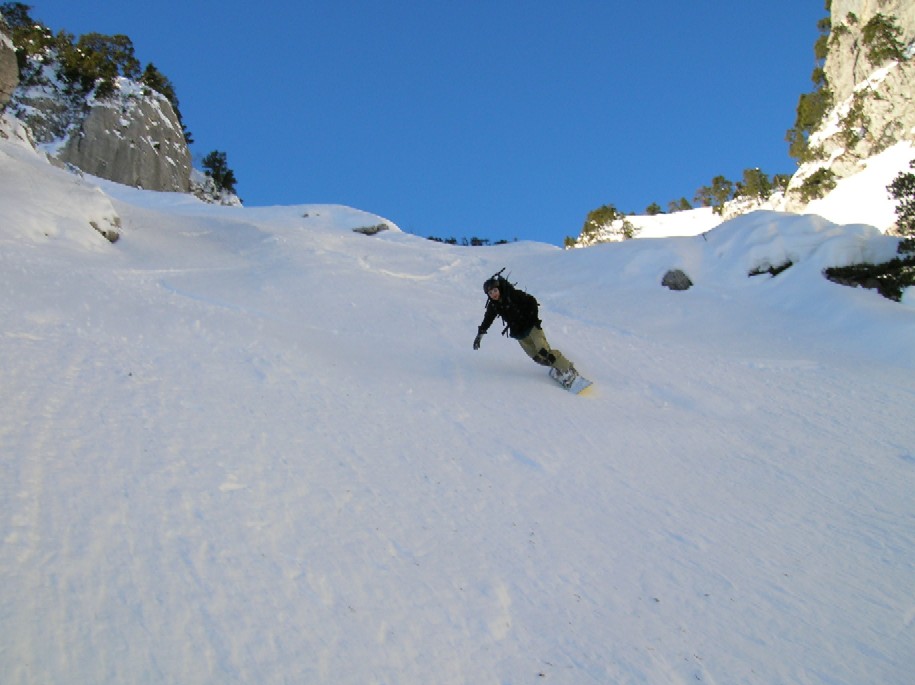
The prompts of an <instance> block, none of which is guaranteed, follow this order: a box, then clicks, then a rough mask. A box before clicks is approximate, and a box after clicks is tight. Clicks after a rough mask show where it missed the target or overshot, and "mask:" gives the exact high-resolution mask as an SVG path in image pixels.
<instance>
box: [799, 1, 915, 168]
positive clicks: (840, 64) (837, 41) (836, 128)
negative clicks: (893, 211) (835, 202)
mask: <svg viewBox="0 0 915 685" xmlns="http://www.w3.org/2000/svg"><path fill="white" fill-rule="evenodd" d="M877 15H882V16H883V17H884V18H885V19H886V20H887V21H889V22H891V24H892V25H893V26H894V27H896V28H898V29H900V32H899V33H898V34H891V35H896V38H895V40H897V41H898V43H899V44H900V45H901V46H902V47H903V52H904V55H906V56H908V57H911V52H912V51H911V45H912V43H913V41H915V3H913V2H912V1H911V0H833V1H832V29H831V33H830V36H829V52H828V55H827V57H826V64H825V66H824V70H825V73H826V79H827V82H828V84H829V87H830V89H831V90H832V94H833V102H834V103H835V107H834V109H833V111H832V112H830V113H829V115H828V116H827V117H826V119H825V120H824V122H823V126H822V127H821V128H820V130H819V131H818V132H817V133H816V134H815V135H814V136H813V137H812V138H811V142H813V143H814V144H816V145H819V146H821V147H822V149H823V151H824V153H825V156H826V157H828V158H829V159H830V160H831V164H830V167H831V169H832V171H833V172H834V173H835V174H836V175H837V176H839V177H844V176H847V175H849V174H850V173H853V172H854V170H855V169H857V168H858V163H859V162H860V161H861V160H863V159H867V158H868V157H872V156H873V155H875V154H877V153H879V152H881V151H883V150H885V149H886V148H888V147H890V146H891V145H893V144H895V143H898V142H900V141H903V140H908V141H915V60H912V59H903V60H897V59H892V58H885V57H884V58H875V56H874V55H873V48H874V46H875V44H876V42H877V41H875V40H874V39H873V38H871V39H870V40H868V38H867V36H866V33H867V27H868V24H869V23H872V22H873V21H874V19H875V17H877ZM885 37H887V32H882V34H880V38H878V40H882V39H883V38H885Z"/></svg>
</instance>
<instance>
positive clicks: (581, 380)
mask: <svg viewBox="0 0 915 685" xmlns="http://www.w3.org/2000/svg"><path fill="white" fill-rule="evenodd" d="M550 378H552V379H553V380H554V381H556V383H557V384H558V385H559V387H561V388H565V389H566V390H568V391H569V392H570V393H572V394H573V395H580V394H581V393H582V391H583V390H585V389H586V388H590V387H591V386H592V385H594V383H592V382H591V381H589V380H588V379H587V378H585V377H584V376H582V375H581V374H578V375H577V376H576V377H575V380H573V381H572V382H571V383H570V384H569V385H565V384H564V383H562V382H561V381H560V380H559V372H557V371H556V369H550Z"/></svg>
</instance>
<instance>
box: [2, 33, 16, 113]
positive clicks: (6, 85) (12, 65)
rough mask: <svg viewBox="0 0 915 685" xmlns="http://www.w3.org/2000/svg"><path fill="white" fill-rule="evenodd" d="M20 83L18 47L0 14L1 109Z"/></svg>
mask: <svg viewBox="0 0 915 685" xmlns="http://www.w3.org/2000/svg"><path fill="white" fill-rule="evenodd" d="M18 85H19V65H18V63H17V62H16V49H15V48H14V47H13V41H12V39H11V38H10V35H9V29H8V28H7V26H6V23H4V21H3V17H2V16H0V111H2V110H3V108H4V107H6V103H8V102H9V101H10V98H11V97H12V95H13V91H14V90H16V86H18Z"/></svg>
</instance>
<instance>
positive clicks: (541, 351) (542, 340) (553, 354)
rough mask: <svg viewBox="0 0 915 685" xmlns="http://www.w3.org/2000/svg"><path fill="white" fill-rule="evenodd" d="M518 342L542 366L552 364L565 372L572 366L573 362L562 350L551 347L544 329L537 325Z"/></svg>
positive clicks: (561, 371)
mask: <svg viewBox="0 0 915 685" xmlns="http://www.w3.org/2000/svg"><path fill="white" fill-rule="evenodd" d="M518 344H520V345H521V349H522V350H524V352H525V353H526V354H527V356H528V357H530V358H531V359H533V360H534V361H535V362H537V363H538V364H540V365H542V366H552V367H553V368H554V369H556V370H557V371H559V372H560V373H565V372H566V371H568V370H569V368H571V366H572V362H570V361H569V360H568V359H566V358H565V357H564V356H563V354H562V352H560V351H559V350H554V349H553V348H551V347H550V343H548V342H547V340H546V336H545V335H544V334H543V330H542V329H540V328H537V327H536V326H534V327H533V328H532V329H531V332H530V333H528V334H527V335H526V336H524V337H523V338H518Z"/></svg>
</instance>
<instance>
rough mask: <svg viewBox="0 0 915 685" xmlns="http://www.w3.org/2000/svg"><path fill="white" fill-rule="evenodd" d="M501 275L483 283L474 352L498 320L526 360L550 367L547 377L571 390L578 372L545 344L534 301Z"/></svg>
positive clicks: (500, 272) (499, 273) (537, 309)
mask: <svg viewBox="0 0 915 685" xmlns="http://www.w3.org/2000/svg"><path fill="white" fill-rule="evenodd" d="M504 270H505V269H502V271H504ZM502 271H499V272H498V273H496V274H493V275H492V276H491V277H490V278H487V279H486V282H485V283H483V292H485V293H486V297H487V300H486V314H485V315H484V316H483V323H481V324H480V327H479V328H478V329H477V337H476V338H474V339H473V349H475V350H478V349H480V342H481V341H482V339H483V336H484V335H485V334H486V332H487V331H488V330H489V327H490V326H491V325H492V323H493V321H495V319H496V317H497V316H501V317H502V321H504V322H505V329H504V330H503V331H502V335H508V336H510V337H512V338H514V339H515V340H517V341H518V343H519V344H520V345H521V349H523V350H524V351H525V353H527V356H528V357H530V358H531V359H533V360H534V361H535V362H537V363H538V364H540V365H541V366H549V367H550V376H551V377H552V378H553V379H554V380H556V381H558V382H559V383H561V384H562V385H563V386H564V387H566V388H571V387H572V383H573V382H574V381H575V379H576V378H577V377H578V372H577V371H576V370H575V367H574V366H573V365H572V362H570V361H569V360H568V359H566V358H565V357H564V356H563V354H562V352H560V351H559V350H556V349H553V348H552V347H550V344H549V342H547V339H546V335H544V333H543V328H542V327H541V322H540V317H539V307H540V305H539V304H538V302H537V299H536V298H535V297H534V296H533V295H530V294H528V293H526V292H524V291H523V290H520V289H518V288H515V287H514V286H513V285H512V284H511V283H509V282H508V281H507V280H506V279H505V278H504V277H503V276H502Z"/></svg>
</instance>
